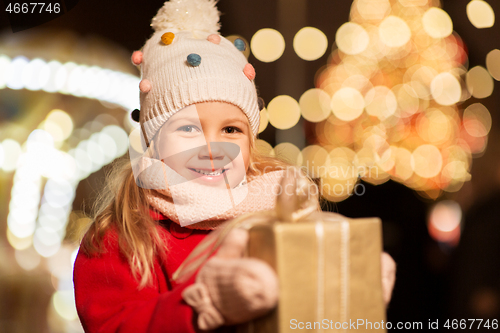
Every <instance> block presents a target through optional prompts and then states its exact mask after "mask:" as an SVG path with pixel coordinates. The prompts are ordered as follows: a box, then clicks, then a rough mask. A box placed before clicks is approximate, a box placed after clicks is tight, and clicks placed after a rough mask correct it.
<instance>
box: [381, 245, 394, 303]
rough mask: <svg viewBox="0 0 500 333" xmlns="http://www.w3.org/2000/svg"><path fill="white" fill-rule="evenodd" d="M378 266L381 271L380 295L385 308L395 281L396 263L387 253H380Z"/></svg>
mask: <svg viewBox="0 0 500 333" xmlns="http://www.w3.org/2000/svg"><path fill="white" fill-rule="evenodd" d="M380 264H381V271H382V295H383V297H384V302H385V306H387V305H389V302H390V301H391V297H392V289H393V288H394V282H395V281H396V263H395V262H394V259H392V257H391V256H390V255H389V254H388V253H387V252H382V254H381V256H380Z"/></svg>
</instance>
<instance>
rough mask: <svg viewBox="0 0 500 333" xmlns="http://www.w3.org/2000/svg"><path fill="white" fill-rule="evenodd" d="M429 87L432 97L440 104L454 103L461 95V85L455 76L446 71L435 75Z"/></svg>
mask: <svg viewBox="0 0 500 333" xmlns="http://www.w3.org/2000/svg"><path fill="white" fill-rule="evenodd" d="M430 88H431V94H432V97H433V98H434V100H435V101H436V102H437V103H439V104H441V105H453V104H456V103H458V102H459V101H460V96H461V95H462V87H461V86H460V83H459V82H458V80H457V78H456V77H455V76H453V75H452V74H450V73H447V72H444V73H440V74H438V75H436V76H435V77H434V78H433V79H432V82H431V86H430Z"/></svg>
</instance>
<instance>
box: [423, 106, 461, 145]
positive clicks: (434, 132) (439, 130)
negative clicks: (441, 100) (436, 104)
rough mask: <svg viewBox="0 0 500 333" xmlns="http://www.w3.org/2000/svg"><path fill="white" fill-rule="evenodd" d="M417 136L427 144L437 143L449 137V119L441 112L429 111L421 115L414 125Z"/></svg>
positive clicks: (450, 128)
mask: <svg viewBox="0 0 500 333" xmlns="http://www.w3.org/2000/svg"><path fill="white" fill-rule="evenodd" d="M416 127H417V133H418V135H419V136H420V137H421V138H422V139H424V140H425V141H427V142H429V143H438V142H442V141H444V140H446V139H447V138H449V137H450V136H451V130H452V126H451V122H450V118H449V117H448V116H447V115H445V114H444V113H443V112H442V111H441V110H438V109H429V110H428V111H427V112H425V113H422V114H421V115H420V116H419V117H418V119H417V123H416Z"/></svg>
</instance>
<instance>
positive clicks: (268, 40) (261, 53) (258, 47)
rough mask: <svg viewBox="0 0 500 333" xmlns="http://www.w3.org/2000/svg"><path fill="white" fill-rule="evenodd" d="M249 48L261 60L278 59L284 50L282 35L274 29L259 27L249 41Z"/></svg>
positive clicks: (270, 60)
mask: <svg viewBox="0 0 500 333" xmlns="http://www.w3.org/2000/svg"><path fill="white" fill-rule="evenodd" d="M250 48H251V49H252V53H253V55H254V56H255V58H257V59H259V60H260V61H262V62H272V61H276V60H278V59H279V58H280V57H281V55H282V54H283V51H285V39H284V38H283V35H281V33H280V32H279V31H277V30H274V29H269V28H266V29H260V30H259V31H257V32H256V33H255V34H254V35H253V37H252V40H251V41H250Z"/></svg>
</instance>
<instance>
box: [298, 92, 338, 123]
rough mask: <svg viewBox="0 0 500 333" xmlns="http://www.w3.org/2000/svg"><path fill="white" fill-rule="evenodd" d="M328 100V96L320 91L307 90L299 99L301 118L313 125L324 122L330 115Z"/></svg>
mask: <svg viewBox="0 0 500 333" xmlns="http://www.w3.org/2000/svg"><path fill="white" fill-rule="evenodd" d="M330 100H331V98H330V96H329V95H328V94H327V93H326V92H324V91H323V90H321V89H317V88H312V89H309V90H307V91H306V92H305V93H303V94H302V96H301V97H300V99H299V105H300V111H301V112H302V117H304V119H306V120H307V121H310V122H313V123H317V122H320V121H323V120H325V119H326V118H328V116H329V115H330V114H331V110H330Z"/></svg>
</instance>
